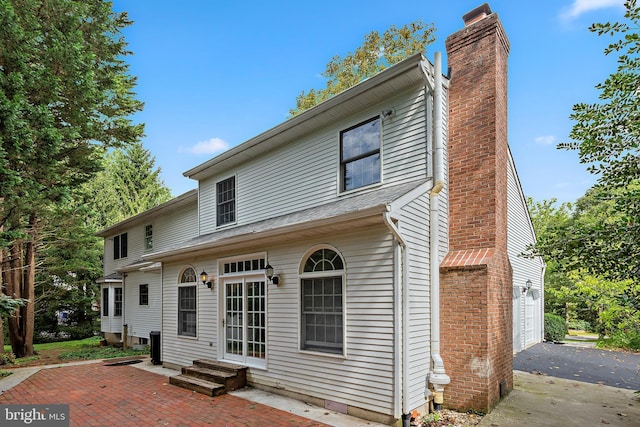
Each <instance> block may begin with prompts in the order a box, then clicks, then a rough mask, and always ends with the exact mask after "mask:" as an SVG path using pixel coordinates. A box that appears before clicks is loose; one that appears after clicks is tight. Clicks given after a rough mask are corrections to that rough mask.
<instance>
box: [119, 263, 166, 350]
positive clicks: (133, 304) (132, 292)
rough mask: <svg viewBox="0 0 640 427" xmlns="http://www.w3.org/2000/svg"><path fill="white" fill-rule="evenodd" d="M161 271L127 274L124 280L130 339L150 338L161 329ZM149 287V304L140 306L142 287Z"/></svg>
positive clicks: (126, 321) (126, 318)
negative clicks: (150, 335)
mask: <svg viewBox="0 0 640 427" xmlns="http://www.w3.org/2000/svg"><path fill="white" fill-rule="evenodd" d="M160 277H161V276H160V269H158V270H154V271H145V272H142V271H134V272H131V273H127V276H126V278H125V280H124V312H125V315H124V319H123V320H122V322H123V323H124V324H126V325H128V327H129V329H128V334H129V336H130V337H140V338H149V332H151V331H157V330H160V328H161V313H162V312H161V309H162V307H161V302H162V294H161V289H160ZM143 284H146V285H148V286H149V304H148V305H140V285H143Z"/></svg>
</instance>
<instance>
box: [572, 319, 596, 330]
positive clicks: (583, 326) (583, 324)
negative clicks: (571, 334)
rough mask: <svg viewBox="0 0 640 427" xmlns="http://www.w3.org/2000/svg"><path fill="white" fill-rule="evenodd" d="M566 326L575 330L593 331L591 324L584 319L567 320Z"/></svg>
mask: <svg viewBox="0 0 640 427" xmlns="http://www.w3.org/2000/svg"><path fill="white" fill-rule="evenodd" d="M568 327H569V329H573V330H575V331H587V332H592V331H593V329H592V328H591V324H590V323H589V322H587V321H586V320H569V324H568Z"/></svg>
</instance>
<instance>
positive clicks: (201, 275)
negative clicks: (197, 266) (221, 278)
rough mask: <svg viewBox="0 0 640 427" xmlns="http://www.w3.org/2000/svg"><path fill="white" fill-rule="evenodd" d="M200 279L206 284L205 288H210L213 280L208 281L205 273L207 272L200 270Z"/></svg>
mask: <svg viewBox="0 0 640 427" xmlns="http://www.w3.org/2000/svg"><path fill="white" fill-rule="evenodd" d="M200 280H202V284H203V285H206V287H207V288H209V289H211V286H213V281H209V275H207V272H206V271H204V270H202V273H200Z"/></svg>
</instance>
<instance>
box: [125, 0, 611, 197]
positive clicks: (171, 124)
mask: <svg viewBox="0 0 640 427" xmlns="http://www.w3.org/2000/svg"><path fill="white" fill-rule="evenodd" d="M623 3H624V0H536V1H531V0H522V1H514V0H494V1H490V2H489V5H490V7H491V9H492V10H493V12H496V13H498V15H499V17H500V19H501V21H502V24H503V26H504V28H505V31H506V33H507V36H508V38H509V40H510V43H511V54H510V57H509V142H510V146H511V150H512V153H513V156H514V158H515V162H516V166H517V168H518V173H519V176H520V180H521V182H522V186H523V189H524V192H525V194H526V195H527V196H531V197H533V198H534V199H535V200H542V199H551V198H557V199H558V200H559V201H562V202H565V201H574V200H576V199H577V198H578V197H580V196H582V195H583V194H584V192H585V190H586V189H587V188H589V187H590V186H591V185H592V184H593V183H594V182H595V178H594V177H593V176H591V175H590V174H589V173H588V172H586V166H585V165H582V164H580V163H578V158H577V155H576V153H574V152H566V151H563V150H558V149H557V148H556V144H557V143H558V142H562V141H567V140H568V135H569V132H570V130H571V127H572V121H571V120H570V119H569V115H570V114H571V109H572V106H573V105H574V104H576V103H578V102H595V101H596V100H597V95H598V93H597V91H596V90H595V88H594V86H595V85H596V84H597V83H599V82H601V81H603V80H604V79H605V78H606V77H607V76H608V75H609V74H610V73H612V72H613V71H615V67H616V63H615V60H616V58H615V57H605V56H604V54H603V49H604V48H605V47H606V45H607V44H608V43H609V42H610V41H612V40H611V39H610V38H608V37H598V36H597V35H595V34H593V33H591V32H589V31H588V27H589V25H590V24H591V23H593V22H607V21H615V20H622V19H623V13H624V8H623ZM480 4H482V1H481V0H452V1H447V2H443V1H439V2H431V1H425V0H416V1H413V0H395V1H389V0H385V1H379V0H367V1H350V0H340V1H335V0H325V1H323V2H301V1H299V0H298V1H288V0H287V1H278V0H274V1H271V2H266V1H247V0H245V1H233V2H222V1H219V0H211V1H206V0H186V1H182V2H177V1H175V0H115V1H114V8H115V10H118V11H127V12H128V13H129V16H130V18H131V19H132V20H133V21H134V24H133V25H132V26H131V27H129V28H128V29H127V30H126V31H125V37H126V39H127V41H128V42H129V49H130V50H131V51H133V53H134V54H133V56H129V57H128V58H127V60H128V62H129V63H130V64H131V73H132V74H134V75H136V76H137V77H138V86H137V87H136V92H137V94H138V98H139V99H140V100H142V101H144V102H145V109H144V111H143V112H141V113H139V114H138V115H137V116H136V120H137V121H139V122H144V123H145V124H146V128H145V134H146V137H145V138H144V146H145V147H146V148H147V149H148V150H150V151H151V153H152V154H153V155H154V156H155V158H156V165H157V166H159V167H160V168H161V170H162V179H163V180H164V182H165V184H166V185H167V186H168V187H169V188H170V189H171V191H172V194H173V195H174V196H177V195H179V194H182V193H183V192H185V191H188V190H190V189H192V188H195V187H196V185H197V183H196V182H195V181H193V180H190V179H187V178H184V177H183V176H182V173H183V172H184V171H186V170H188V169H190V168H192V167H194V166H197V165H199V164H200V163H203V162H205V161H207V160H208V159H210V158H211V157H213V156H215V155H216V154H219V153H220V152H222V151H224V150H226V149H228V148H230V147H233V146H235V145H237V144H240V143H242V142H244V141H246V140H248V139H249V138H251V137H253V136H255V135H257V134H259V133H261V132H263V131H266V130H268V129H270V128H271V127H273V126H275V125H277V124H278V123H280V122H282V121H284V120H285V119H286V118H287V114H288V111H289V109H290V108H291V107H293V106H295V98H296V96H297V95H298V94H300V92H301V91H303V90H308V89H310V88H322V87H323V86H324V80H323V78H322V77H321V76H320V73H322V72H323V71H324V68H325V65H326V63H327V62H328V61H329V60H330V59H331V57H332V56H333V55H336V54H338V55H345V54H347V53H348V52H350V51H353V50H354V49H356V48H357V47H358V46H359V45H360V44H361V43H362V40H363V37H364V35H365V34H366V33H368V32H370V31H371V30H377V31H380V32H383V31H384V30H386V29H387V28H388V27H389V26H390V25H391V24H395V25H396V26H401V25H403V24H405V23H409V22H412V21H415V20H418V19H421V20H422V21H424V22H427V23H433V24H434V25H435V27H436V29H437V32H436V38H437V40H436V42H435V44H433V45H431V46H429V47H428V48H427V52H426V56H427V57H428V58H429V59H430V60H433V53H434V52H435V51H441V52H443V57H444V60H445V69H446V52H445V48H444V42H445V39H446V37H447V36H448V35H450V34H452V33H454V32H455V31H457V30H459V29H460V28H462V26H463V23H462V15H464V14H465V13H467V12H469V11H470V10H472V9H474V8H475V7H477V6H479V5H480Z"/></svg>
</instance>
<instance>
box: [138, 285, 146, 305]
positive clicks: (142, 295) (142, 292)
mask: <svg viewBox="0 0 640 427" xmlns="http://www.w3.org/2000/svg"><path fill="white" fill-rule="evenodd" d="M138 298H139V300H138V303H139V305H149V285H148V284H144V285H140V287H139V293H138Z"/></svg>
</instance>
